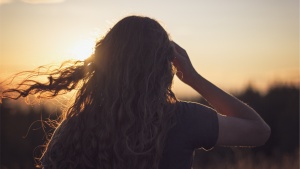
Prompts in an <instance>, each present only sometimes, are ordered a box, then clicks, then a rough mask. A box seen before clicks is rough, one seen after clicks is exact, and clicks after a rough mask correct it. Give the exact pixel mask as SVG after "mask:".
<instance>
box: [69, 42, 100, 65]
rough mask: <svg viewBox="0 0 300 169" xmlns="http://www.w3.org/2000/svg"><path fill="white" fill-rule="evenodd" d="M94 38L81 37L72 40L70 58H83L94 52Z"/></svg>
mask: <svg viewBox="0 0 300 169" xmlns="http://www.w3.org/2000/svg"><path fill="white" fill-rule="evenodd" d="M94 46H95V40H94V39H92V38H89V39H81V40H79V41H76V42H74V43H73V44H72V45H71V47H70V50H69V52H68V53H69V54H70V57H71V59H75V60H85V59H86V58H88V57H89V56H90V55H91V54H93V52H94Z"/></svg>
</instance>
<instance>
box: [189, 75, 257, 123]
mask: <svg viewBox="0 0 300 169" xmlns="http://www.w3.org/2000/svg"><path fill="white" fill-rule="evenodd" d="M187 83H188V85H190V86H191V87H192V88H194V89H195V90H196V91H197V92H198V93H199V94H201V95H202V96H203V97H204V98H205V99H206V100H207V102H209V103H210V104H211V106H212V107H213V108H214V109H215V110H216V111H217V112H218V113H220V114H222V115H225V116H232V117H238V118H243V119H248V120H259V121H263V120H262V119H261V117H260V116H259V115H258V114H257V113H256V111H255V110H253V109H252V108H251V107H249V106H248V105H246V104H245V103H243V102H241V101H240V100H238V99H237V98H235V97H234V96H232V95H230V94H228V93H226V92H224V91H223V90H221V89H220V88H218V87H217V86H215V85H214V84H212V83H210V82H209V81H208V80H206V79H205V78H203V77H202V76H201V75H199V74H198V73H196V72H195V73H193V75H192V76H191V78H190V80H188V82H187Z"/></svg>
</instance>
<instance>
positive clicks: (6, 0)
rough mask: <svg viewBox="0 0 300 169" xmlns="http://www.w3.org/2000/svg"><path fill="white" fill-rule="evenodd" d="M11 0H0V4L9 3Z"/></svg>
mask: <svg viewBox="0 0 300 169" xmlns="http://www.w3.org/2000/svg"><path fill="white" fill-rule="evenodd" d="M12 1H13V0H0V5H3V4H8V3H11V2H12Z"/></svg>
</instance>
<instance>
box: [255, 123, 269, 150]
mask: <svg viewBox="0 0 300 169" xmlns="http://www.w3.org/2000/svg"><path fill="white" fill-rule="evenodd" d="M270 135H271V128H270V126H269V125H267V124H265V125H264V126H263V127H261V128H260V129H259V131H258V133H257V138H258V139H257V144H256V146H263V145H265V144H266V142H267V141H268V140H269V138H270Z"/></svg>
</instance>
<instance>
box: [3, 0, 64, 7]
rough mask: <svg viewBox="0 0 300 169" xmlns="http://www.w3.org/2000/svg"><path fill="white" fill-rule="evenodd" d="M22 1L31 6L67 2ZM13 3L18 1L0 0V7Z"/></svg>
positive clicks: (51, 0) (60, 0)
mask: <svg viewBox="0 0 300 169" xmlns="http://www.w3.org/2000/svg"><path fill="white" fill-rule="evenodd" d="M20 1H21V2H24V3H29V4H53V3H62V2H64V1H66V0H20ZM12 2H16V0H0V6H1V5H4V4H9V3H12Z"/></svg>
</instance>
